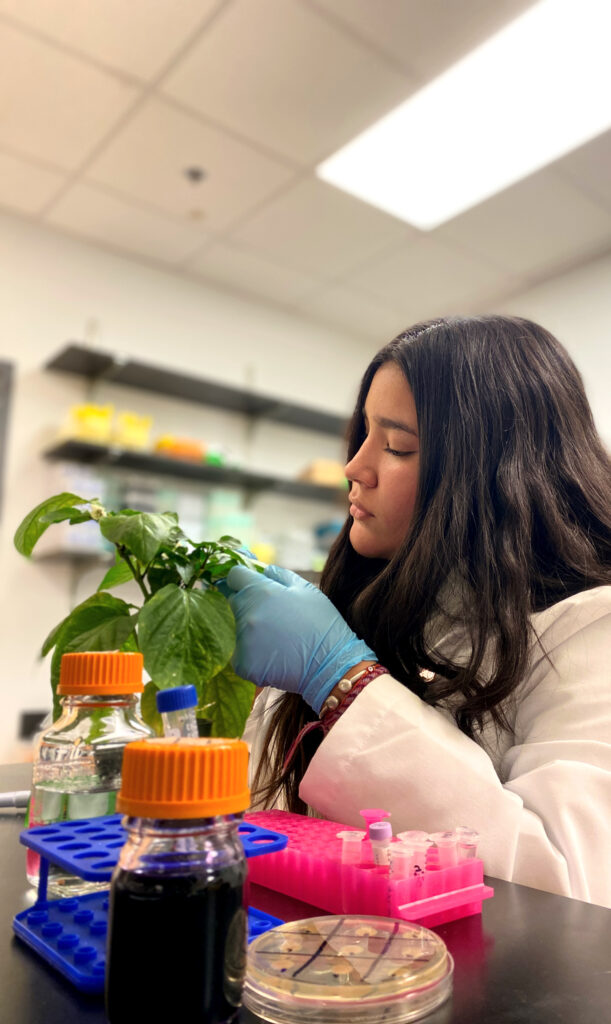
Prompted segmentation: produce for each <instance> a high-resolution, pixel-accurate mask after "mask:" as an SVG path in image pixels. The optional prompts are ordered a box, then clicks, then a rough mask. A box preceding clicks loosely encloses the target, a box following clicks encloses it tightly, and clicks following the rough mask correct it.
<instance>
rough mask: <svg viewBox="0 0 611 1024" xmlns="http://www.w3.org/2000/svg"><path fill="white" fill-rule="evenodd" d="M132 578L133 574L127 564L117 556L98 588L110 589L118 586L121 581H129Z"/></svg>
mask: <svg viewBox="0 0 611 1024" xmlns="http://www.w3.org/2000/svg"><path fill="white" fill-rule="evenodd" d="M133 579H134V574H133V573H132V571H131V569H130V567H129V565H128V564H127V562H124V561H123V559H122V558H121V556H119V557H118V559H117V561H116V562H115V564H114V565H111V567H110V569H109V570H108V572H107V573H106V575H105V576H104V579H103V580H102V582H101V583H100V584H99V586H98V590H112V588H113V587H118V586H120V585H121V584H122V583H131V582H132V581H133Z"/></svg>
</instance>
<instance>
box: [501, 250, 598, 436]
mask: <svg viewBox="0 0 611 1024" xmlns="http://www.w3.org/2000/svg"><path fill="white" fill-rule="evenodd" d="M495 311H496V312H499V313H511V314H515V315H519V316H526V317H529V318H530V319H531V320H536V321H537V322H538V323H540V324H542V325H543V326H544V327H547V329H548V330H549V331H551V332H552V334H555V335H556V337H557V338H558V339H559V340H560V341H561V342H562V343H563V345H564V346H565V347H566V348H567V349H568V351H569V353H570V354H571V356H572V358H573V360H574V362H575V363H576V365H577V367H578V369H579V370H580V372H581V375H582V377H583V382H584V385H585V388H586V391H587V394H588V398H589V400H590V405H591V406H592V411H593V413H594V419H595V420H596V425H597V427H598V430H599V432H600V434H601V436H602V438H603V440H604V441H605V443H606V444H607V446H608V447H610V448H611V403H610V402H609V393H610V391H611V255H607V256H605V257H603V258H601V259H598V260H594V261H593V262H591V263H586V264H584V266H582V267H578V268H577V269H576V270H571V271H568V272H567V273H565V274H561V275H560V276H558V277H555V278H553V279H552V280H550V281H546V282H544V283H543V284H540V285H538V286H537V287H536V288H532V289H531V290H530V291H527V292H523V293H522V294H520V295H515V296H513V297H512V298H511V300H509V301H507V302H505V303H501V304H500V306H497V307H495Z"/></svg>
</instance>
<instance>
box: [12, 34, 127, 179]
mask: <svg viewBox="0 0 611 1024" xmlns="http://www.w3.org/2000/svg"><path fill="white" fill-rule="evenodd" d="M0 67H1V68H2V78H3V81H2V86H3V90H4V93H5V96H6V97H12V98H13V100H12V102H7V101H6V99H5V101H4V103H3V110H2V117H1V118H0V145H1V146H5V147H6V148H7V149H11V150H13V151H16V152H17V153H21V154H23V155H24V156H32V157H34V158H36V159H38V160H42V161H45V160H46V161H48V162H49V163H52V164H55V165H57V166H58V167H62V168H66V169H68V170H71V169H73V168H75V167H77V166H78V165H79V164H80V163H81V162H82V161H83V160H84V159H85V157H86V156H87V155H88V154H89V153H90V152H91V150H92V148H93V147H94V146H95V145H96V143H97V142H98V141H99V140H100V139H101V138H103V136H104V135H105V134H106V133H107V132H108V131H109V130H110V129H111V128H112V126H113V125H114V124H115V123H116V122H117V120H118V119H119V118H120V117H121V115H122V114H123V113H124V112H125V111H126V110H127V109H128V108H129V106H130V105H131V103H132V102H133V100H134V97H135V95H136V92H135V90H134V89H133V87H132V86H130V85H127V84H126V83H125V82H122V81H120V80H119V79H118V78H115V77H114V76H113V75H111V74H106V73H105V72H103V71H99V70H98V69H97V68H94V67H91V65H89V64H87V63H85V61H82V60H81V59H80V58H77V57H72V56H70V55H68V54H66V53H62V52H61V51H59V50H57V49H55V47H53V46H51V45H48V44H46V43H41V42H40V41H39V40H38V39H35V38H33V37H31V36H28V35H26V34H24V33H23V32H19V31H17V30H16V29H13V28H10V27H9V26H8V25H6V24H0Z"/></svg>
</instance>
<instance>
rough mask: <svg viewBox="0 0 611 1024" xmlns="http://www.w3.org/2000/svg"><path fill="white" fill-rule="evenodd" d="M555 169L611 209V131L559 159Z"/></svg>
mask: <svg viewBox="0 0 611 1024" xmlns="http://www.w3.org/2000/svg"><path fill="white" fill-rule="evenodd" d="M554 171H558V172H559V173H560V175H561V176H563V177H567V178H570V179H571V181H572V182H573V184H575V185H577V186H578V187H579V188H581V189H582V190H583V191H584V192H587V193H588V195H589V196H590V197H591V198H592V199H594V200H595V201H596V202H602V203H604V205H605V206H606V207H607V209H610V210H611V131H610V132H605V134H604V135H599V137H598V138H597V139H593V140H592V142H588V143H587V144H586V145H585V146H580V147H579V149H576V150H575V151H574V152H573V153H569V154H568V156H565V157H563V158H562V160H558V161H557V162H556V163H555V164H554Z"/></svg>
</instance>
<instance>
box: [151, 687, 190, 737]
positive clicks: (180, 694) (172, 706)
mask: <svg viewBox="0 0 611 1024" xmlns="http://www.w3.org/2000/svg"><path fill="white" fill-rule="evenodd" d="M156 700H157V710H158V712H159V714H160V715H161V721H162V723H163V735H164V736H189V737H191V739H195V738H196V737H197V735H198V731H197V718H196V715H195V709H196V707H197V690H196V689H195V687H194V686H172V687H170V688H169V689H167V690H158V692H157V697H156Z"/></svg>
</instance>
